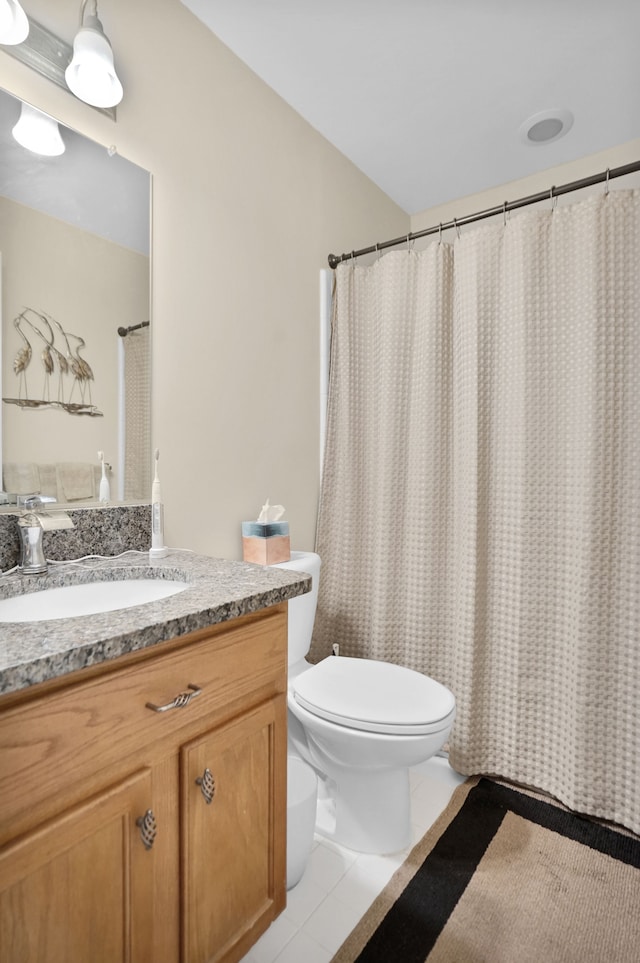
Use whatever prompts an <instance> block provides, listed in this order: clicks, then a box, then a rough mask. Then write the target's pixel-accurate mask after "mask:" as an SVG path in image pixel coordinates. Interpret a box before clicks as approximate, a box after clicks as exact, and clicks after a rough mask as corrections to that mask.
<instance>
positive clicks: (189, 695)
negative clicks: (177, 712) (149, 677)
mask: <svg viewBox="0 0 640 963" xmlns="http://www.w3.org/2000/svg"><path fill="white" fill-rule="evenodd" d="M187 689H191V692H179V693H178V695H177V696H176V697H175V699H173V700H172V701H171V702H167V704H166V705H164V706H157V705H154V703H153V702H147V703H145V705H146V707H147V709H153V711H154V712H167V710H168V709H184V707H185V706H188V705H189V703H190V702H191V700H192V699H195V697H196V696H198V695H200V693H201V692H202V689H201V688H200V687H199V686H197V685H192V684H191V683H189V685H188V686H187Z"/></svg>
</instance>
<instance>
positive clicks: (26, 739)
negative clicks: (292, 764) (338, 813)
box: [0, 603, 287, 963]
mask: <svg viewBox="0 0 640 963" xmlns="http://www.w3.org/2000/svg"><path fill="white" fill-rule="evenodd" d="M286 634H287V610H286V603H284V604H281V605H278V606H274V607H272V608H269V609H264V610H263V611H262V612H259V613H255V614H253V615H250V616H244V617H242V618H239V619H236V620H234V621H232V622H227V623H224V624H222V625H218V626H214V627H212V628H211V629H208V630H203V631H201V632H198V633H192V634H191V635H188V636H184V637H181V638H178V639H174V640H172V641H170V642H165V643H161V644H159V645H157V646H154V647H152V648H151V649H148V650H145V651H144V652H137V653H132V654H131V655H128V656H123V657H121V658H120V659H117V660H115V661H113V662H111V663H109V664H108V665H107V666H105V665H104V664H103V665H102V666H100V667H95V668H92V669H87V670H84V671H83V672H82V673H74V674H73V675H69V676H67V677H66V678H64V679H61V680H57V681H56V682H54V683H46V684H43V685H40V686H34V687H33V688H32V689H30V690H27V691H23V692H21V693H16V694H15V695H10V696H5V697H3V698H1V699H0V960H2V963H88V961H91V963H120V961H122V963H211V961H215V963H232V961H237V960H240V959H241V958H242V956H243V955H244V954H245V953H247V952H248V950H249V949H250V947H251V945H252V944H253V943H254V942H255V940H256V939H257V938H258V936H260V934H261V933H262V932H263V931H264V930H265V929H266V928H267V926H268V925H269V923H270V922H271V921H272V920H273V919H274V918H275V917H276V916H277V915H278V914H279V913H280V912H281V910H282V909H284V906H285V901H286V892H285V877H286V852H285V847H286V664H287V660H286ZM176 696H179V698H178V699H177V700H176V698H175V697H176ZM174 701H177V702H178V703H181V705H180V706H175V707H173V708H170V709H165V710H164V711H156V710H160V709H161V707H163V706H166V705H172V703H173V702H174ZM153 706H155V707H156V708H155V709H154V708H152V707H153Z"/></svg>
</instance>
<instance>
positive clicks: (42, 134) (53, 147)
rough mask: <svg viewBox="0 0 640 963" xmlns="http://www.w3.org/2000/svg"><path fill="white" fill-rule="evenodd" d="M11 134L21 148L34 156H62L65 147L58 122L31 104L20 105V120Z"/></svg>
mask: <svg viewBox="0 0 640 963" xmlns="http://www.w3.org/2000/svg"><path fill="white" fill-rule="evenodd" d="M11 133H12V134H13V136H14V138H15V140H17V141H18V143H19V144H21V145H22V147H26V148H27V150H30V151H33V153H34V154H43V155H44V156H45V157H59V155H60V154H64V151H65V146H64V141H63V139H62V137H61V136H60V128H59V127H58V122H57V121H56V120H54V118H53V117H50V116H49V114H45V113H43V112H42V111H41V110H38V109H37V107H32V106H31V104H23V105H22V107H21V109H20V119H19V120H18V123H17V124H16V125H15V127H14V128H13V130H12V131H11Z"/></svg>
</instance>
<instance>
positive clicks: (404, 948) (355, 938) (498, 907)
mask: <svg viewBox="0 0 640 963" xmlns="http://www.w3.org/2000/svg"><path fill="white" fill-rule="evenodd" d="M427 960H428V961H429V963H480V961H482V963H638V961H640V840H639V839H638V838H637V837H634V836H630V835H625V834H624V833H620V832H617V831H615V830H613V829H611V828H609V827H606V826H601V825H599V824H597V823H595V822H593V821H591V820H589V819H585V818H582V817H580V816H577V815H576V814H574V813H571V812H567V811H566V810H565V809H564V808H562V807H560V806H557V805H554V804H553V803H551V802H548V801H546V800H543V799H540V798H539V797H537V796H533V795H529V794H527V793H523V792H517V791H516V790H514V789H512V788H509V787H507V786H504V785H501V784H498V783H496V782H491V781H489V780H488V779H484V778H481V779H478V778H473V779H471V780H468V781H467V782H466V783H465V784H464V785H463V786H460V787H459V788H458V789H457V790H456V792H455V793H454V795H453V798H452V800H451V802H450V804H449V806H448V807H447V809H446V810H445V811H444V812H443V814H442V815H441V816H440V818H439V819H438V820H437V822H436V823H435V824H434V826H433V827H432V828H431V829H430V830H429V832H428V833H427V834H426V836H424V838H423V839H422V840H421V841H420V842H419V843H418V844H417V846H415V847H414V849H413V850H412V852H411V853H410V855H409V856H408V857H407V859H406V861H405V862H404V864H403V865H402V866H401V867H400V869H399V870H398V871H397V872H396V874H395V875H394V877H393V878H392V879H391V881H390V882H389V884H388V885H387V887H386V888H385V889H384V890H383V892H382V893H381V894H380V896H378V898H377V899H376V900H375V902H374V903H373V905H372V906H371V908H370V909H369V910H368V912H367V914H366V915H365V916H364V917H363V919H362V920H361V921H360V923H359V924H358V926H357V927H356V929H355V930H354V931H353V932H352V933H351V934H350V936H349V937H348V938H347V940H346V941H345V943H344V944H343V945H342V947H341V948H340V950H339V951H338V953H337V954H336V955H335V956H334V957H333V960H332V963H425V961H427Z"/></svg>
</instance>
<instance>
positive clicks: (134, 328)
mask: <svg viewBox="0 0 640 963" xmlns="http://www.w3.org/2000/svg"><path fill="white" fill-rule="evenodd" d="M150 324H151V322H150V321H141V322H140V324H130V325H129V327H128V328H118V334H119V335H120V337H121V338H126V336H127V335H128V334H129V332H130V331H137V330H138V329H139V328H148V327H149V325H150Z"/></svg>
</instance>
